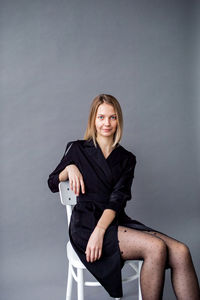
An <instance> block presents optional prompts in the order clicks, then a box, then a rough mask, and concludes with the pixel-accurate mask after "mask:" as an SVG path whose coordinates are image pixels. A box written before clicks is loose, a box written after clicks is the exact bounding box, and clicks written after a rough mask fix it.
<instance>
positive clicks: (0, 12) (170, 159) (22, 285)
mask: <svg viewBox="0 0 200 300" xmlns="http://www.w3.org/2000/svg"><path fill="white" fill-rule="evenodd" d="M0 5H1V7H0V33H1V45H0V50H1V60H0V70H1V86H0V88H1V94H0V95H1V110H0V111H1V127H0V133H1V158H2V163H1V168H0V171H1V181H0V185H1V207H0V209H1V210H0V214H1V219H0V222H1V223H0V228H1V255H0V257H1V268H0V269H1V271H0V276H1V277H0V278H1V295H0V299H1V300H18V299H20V300H21V299H22V300H26V299H28V300H32V299H38V300H40V299H48V300H55V299H60V300H62V299H65V287H66V272H67V260H66V255H65V244H66V242H67V240H68V233H67V221H66V216H65V209H64V207H63V206H62V205H61V203H60V200H59V195H58V194H53V193H51V192H50V190H49V189H48V186H47V178H48V175H49V174H50V173H51V172H52V171H53V169H54V168H55V167H56V166H57V164H58V162H59V161H60V159H61V157H62V155H63V153H64V150H65V146H66V143H67V142H68V141H70V140H74V139H82V138H83V134H84V131H85V128H86V124H87V119H88V112H89V106H90V103H91V101H92V99H93V98H94V97H95V96H96V95H97V94H99V93H111V94H113V95H114V96H115V97H116V98H117V99H118V100H119V102H120V103H121V106H122V109H123V113H124V120H125V126H124V135H123V139H122V141H121V144H122V145H123V146H124V147H126V148H127V149H128V150H130V151H132V152H133V153H134V154H135V155H136V157H137V166H136V170H135V179H134V183H133V199H132V201H130V202H129V203H128V205H127V211H128V214H129V215H130V216H131V217H133V218H135V219H137V220H140V221H141V222H144V223H145V224H147V225H149V226H152V227H154V228H157V229H158V230H160V231H163V232H165V233H167V234H168V235H171V236H173V237H175V238H176V239H179V240H181V241H183V242H184V243H186V244H187V245H188V246H189V247H190V250H191V254H192V257H193V261H194V264H195V266H196V270H197V272H198V274H199V272H200V271H199V260H198V259H199V257H198V255H199V239H200V235H199V227H200V219H199V209H200V203H199V173H200V165H199V164H200V161H199V151H200V138H199V128H200V121H199V118H198V116H199V113H200V104H199V102H198V98H199V95H200V89H199V85H198V83H199V80H200V56H199V50H200V47H199V46H200V39H199V36H200V35H199V33H200V30H199V29H200V23H199V19H198V17H199V13H200V6H199V2H198V1H193V0H188V1H183V0H171V1H160V0H158V1H155V0H151V1H149V0H146V1H144V0H124V1H123V0H107V1H105V0H103V1H102V0H101V1H97V0H96V1H92V0H91V1H89V0H84V1H81V0H79V1H78V0H70V1H69V0H65V1H64V0H63V1H62V0H56V1H53V0H48V1H47V0H44V1H42V0H41V1H39V0H35V1H27V0H18V1H14V0H13V1H9V0H8V1H6V0H5V1H0ZM123 272H126V271H124V270H123ZM87 276H89V275H87ZM91 290H92V292H91ZM94 291H95V295H96V296H95V299H110V298H109V296H108V294H107V293H106V292H105V291H104V289H103V288H101V287H98V288H88V287H87V288H86V290H85V294H86V299H88V300H90V299H94V295H93V292H94ZM75 292H76V290H75V287H74V296H73V300H74V299H76V293H75ZM136 294H137V289H136V285H134V284H126V285H124V299H133V296H134V297H135V298H134V299H137V297H136ZM164 299H167V300H168V299H170V300H171V299H175V297H174V296H173V292H172V287H171V283H170V273H169V271H167V272H166V283H165V290H164Z"/></svg>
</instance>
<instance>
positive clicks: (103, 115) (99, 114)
mask: <svg viewBox="0 0 200 300" xmlns="http://www.w3.org/2000/svg"><path fill="white" fill-rule="evenodd" d="M100 115H101V116H104V114H98V116H100ZM116 115H117V114H112V115H110V116H116Z"/></svg>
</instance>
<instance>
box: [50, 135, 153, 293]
mask: <svg viewBox="0 0 200 300" xmlns="http://www.w3.org/2000/svg"><path fill="white" fill-rule="evenodd" d="M69 164H75V165H76V166H77V167H78V169H79V170H80V172H81V174H82V176H83V181H84V183H85V194H82V193H81V192H80V194H79V196H78V197H77V204H76V205H75V206H74V208H73V211H72V216H71V221H70V226H69V238H70V241H71V243H72V246H73V247H74V250H75V251H76V253H77V254H78V256H79V258H80V260H81V261H82V262H83V264H84V265H85V266H86V268H87V269H88V270H89V271H90V272H91V273H92V274H93V275H94V277H95V278H96V279H97V280H98V281H99V282H100V283H101V284H102V286H103V287H104V288H105V289H106V291H107V292H108V293H109V295H110V296H111V297H115V298H119V297H122V296H123V291H122V281H121V279H122V278H121V269H122V267H123V266H124V260H123V259H122V257H121V253H120V248H119V244H118V243H119V241H118V235H117V230H118V225H123V226H127V227H130V228H134V229H138V230H153V231H156V230H155V229H152V228H150V227H147V226H145V225H144V224H142V223H140V222H138V221H136V220H132V219H131V218H130V217H128V216H127V215H126V213H125V211H124V208H125V206H126V202H127V201H129V200H131V185H132V181H133V178H134V169H135V165H136V157H135V155H134V154H133V153H132V152H130V151H128V150H126V149H125V148H124V147H122V146H121V145H120V144H119V143H118V144H117V146H116V148H114V150H113V151H112V152H111V153H110V155H109V156H108V157H107V158H105V157H104V155H103V152H102V151H101V148H100V146H99V145H98V143H97V147H95V145H94V143H93V141H92V140H90V141H89V140H76V141H71V142H69V143H68V144H67V147H66V150H65V153H64V156H63V157H62V159H61V161H60V163H59V165H58V166H57V167H56V169H55V170H54V171H53V172H52V173H51V174H50V175H49V179H48V185H49V188H50V190H51V191H52V192H53V193H55V192H58V184H59V177H58V176H59V173H60V172H61V171H62V170H63V169H64V168H65V167H66V166H67V165H69ZM106 208H109V209H113V210H114V211H116V216H115V219H114V220H113V221H112V223H111V224H110V225H109V226H108V228H107V230H106V232H105V234H104V240H103V249H102V255H101V257H100V259H99V260H96V261H94V262H87V260H86V254H85V251H86V246H87V243H88V240H89V237H90V235H91V233H92V232H93V230H94V228H95V226H96V224H97V222H98V220H99V218H100V217H101V215H102V213H103V211H104V209H106Z"/></svg>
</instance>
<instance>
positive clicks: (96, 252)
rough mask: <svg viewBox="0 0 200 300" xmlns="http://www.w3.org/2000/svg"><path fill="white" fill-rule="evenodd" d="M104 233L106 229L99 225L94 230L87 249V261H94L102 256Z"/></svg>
mask: <svg viewBox="0 0 200 300" xmlns="http://www.w3.org/2000/svg"><path fill="white" fill-rule="evenodd" d="M104 233H105V230H104V229H102V228H99V227H97V226H96V227H95V229H94V231H93V232H92V234H91V236H90V238H89V240H88V243H87V247H86V251H85V253H86V260H87V262H94V261H95V260H97V259H99V258H100V257H101V254H102V246H103V238H104Z"/></svg>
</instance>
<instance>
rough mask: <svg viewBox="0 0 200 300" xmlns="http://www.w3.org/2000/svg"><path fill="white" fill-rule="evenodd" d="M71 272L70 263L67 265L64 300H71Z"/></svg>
mask: <svg viewBox="0 0 200 300" xmlns="http://www.w3.org/2000/svg"><path fill="white" fill-rule="evenodd" d="M72 279H73V277H72V271H71V266H70V262H69V264H68V277H67V289H66V300H71V296H72V283H73V282H72Z"/></svg>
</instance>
